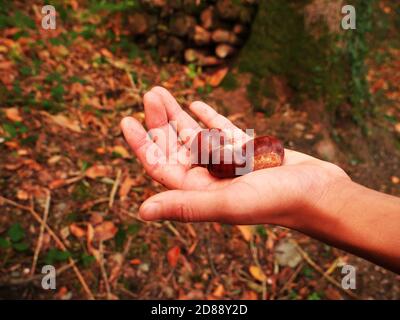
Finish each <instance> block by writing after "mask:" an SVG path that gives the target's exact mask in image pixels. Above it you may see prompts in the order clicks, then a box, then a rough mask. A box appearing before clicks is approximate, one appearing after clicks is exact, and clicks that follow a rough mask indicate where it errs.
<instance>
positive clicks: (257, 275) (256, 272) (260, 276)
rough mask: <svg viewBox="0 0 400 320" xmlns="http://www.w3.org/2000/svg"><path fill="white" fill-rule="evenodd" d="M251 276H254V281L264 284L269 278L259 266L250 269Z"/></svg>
mask: <svg viewBox="0 0 400 320" xmlns="http://www.w3.org/2000/svg"><path fill="white" fill-rule="evenodd" d="M249 271H250V274H251V275H252V276H253V278H254V279H256V280H258V281H261V282H264V281H267V277H266V275H265V274H264V272H263V271H262V270H261V269H260V268H259V267H257V266H250V268H249Z"/></svg>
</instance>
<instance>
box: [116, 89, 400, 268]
mask: <svg viewBox="0 0 400 320" xmlns="http://www.w3.org/2000/svg"><path fill="white" fill-rule="evenodd" d="M189 108H190V110H191V111H192V112H193V114H194V115H196V117H197V118H198V119H199V120H200V121H201V122H202V123H203V124H204V125H205V126H206V127H208V128H221V129H235V133H236V134H238V136H237V137H238V138H240V139H244V140H246V139H248V138H249V137H248V136H246V135H245V133H244V132H242V131H239V129H238V128H237V127H236V126H234V125H233V124H232V123H231V122H230V121H229V120H228V119H227V118H225V117H223V116H222V115H220V114H218V113H217V112H216V111H215V110H214V109H213V108H211V107H210V106H208V105H206V104H205V103H203V102H198V101H197V102H193V103H192V104H191V105H190V107H189ZM144 109H145V122H146V126H147V129H148V130H150V129H157V130H159V132H164V133H168V134H169V135H166V138H164V137H159V138H157V139H153V140H152V139H150V137H149V135H148V133H147V131H146V130H145V129H144V128H143V126H142V125H141V124H140V123H139V122H138V121H137V120H135V119H134V118H132V117H126V118H124V119H123V120H122V121H121V128H122V131H123V134H124V136H125V138H126V141H127V142H128V144H129V145H130V147H131V148H132V150H133V151H134V152H135V154H136V156H137V157H138V158H139V160H140V161H141V162H142V164H143V166H144V168H145V170H146V171H147V173H148V174H149V175H150V176H151V177H152V178H153V179H154V180H156V181H158V182H160V183H162V184H163V185H165V186H166V187H167V188H168V189H170V190H169V191H166V192H161V193H159V194H157V195H155V196H153V197H151V198H149V199H147V200H146V201H145V202H144V203H143V204H142V206H141V208H140V210H139V214H140V216H141V218H142V219H144V220H149V221H153V220H175V221H182V222H206V221H213V222H222V223H229V224H246V225H250V224H274V225H280V226H284V227H288V228H291V229H295V230H298V231H300V232H303V233H305V234H307V235H309V236H311V237H314V238H317V239H319V240H321V241H324V242H326V243H328V244H330V245H333V246H335V247H338V248H341V249H343V250H346V251H349V252H351V253H354V254H357V255H359V256H361V257H363V258H365V259H368V260H370V261H373V262H375V263H376V264H379V265H382V266H384V267H386V268H388V269H391V270H393V271H395V272H398V273H400V199H399V198H396V197H393V196H389V195H386V194H382V193H379V192H376V191H374V190H371V189H368V188H365V187H363V186H361V185H358V184H356V183H354V182H352V181H351V179H350V178H349V176H348V175H347V174H346V173H345V172H344V171H343V170H342V169H341V168H339V167H338V166H336V165H334V164H332V163H329V162H325V161H322V160H319V159H316V158H314V157H311V156H308V155H306V154H303V153H300V152H296V151H292V150H288V149H285V160H284V163H283V165H282V166H280V167H275V168H269V169H265V170H259V171H255V172H252V173H249V174H246V175H244V176H241V177H238V178H234V179H216V178H214V177H212V176H211V175H210V174H209V173H208V171H207V169H205V168H202V167H194V168H191V166H190V155H189V153H188V150H187V146H186V145H187V144H186V145H185V144H183V143H182V144H180V143H179V142H178V145H176V142H174V141H175V139H176V135H178V136H179V137H180V138H181V139H182V141H187V139H190V138H193V135H194V134H195V133H196V132H198V131H199V130H200V129H201V127H200V125H199V123H198V122H197V121H195V120H194V119H193V118H192V117H191V116H190V115H189V114H188V113H187V112H185V111H184V110H183V109H182V108H181V107H180V106H179V104H178V103H177V102H176V100H175V99H174V97H173V96H172V95H171V94H170V93H169V92H168V91H167V90H166V89H164V88H162V87H154V88H153V89H152V90H151V91H149V92H147V93H146V94H145V96H144ZM169 121H175V123H176V125H175V128H173V127H172V126H171V124H169ZM187 129H190V130H189V132H191V133H192V134H191V136H190V137H188V135H187V131H188V130H187ZM240 135H243V136H240ZM174 136H175V137H174ZM173 137H174V138H175V139H173ZM154 140H155V141H154ZM149 148H153V149H154V148H156V149H157V157H160V158H162V159H164V160H165V159H170V158H172V157H178V156H179V157H180V159H183V161H182V163H181V164H166V165H152V164H151V163H149V161H148V160H147V158H146V152H147V151H148V150H149Z"/></svg>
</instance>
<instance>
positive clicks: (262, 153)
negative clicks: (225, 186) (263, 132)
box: [190, 129, 285, 179]
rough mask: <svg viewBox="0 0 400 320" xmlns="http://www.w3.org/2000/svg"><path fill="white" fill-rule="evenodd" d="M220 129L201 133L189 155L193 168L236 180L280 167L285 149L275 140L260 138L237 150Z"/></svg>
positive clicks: (231, 140) (193, 143)
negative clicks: (248, 174)
mask: <svg viewBox="0 0 400 320" xmlns="http://www.w3.org/2000/svg"><path fill="white" fill-rule="evenodd" d="M233 141H234V139H233V138H232V137H231V136H229V135H228V134H227V132H226V131H223V130H221V129H204V130H201V131H200V132H199V133H198V134H197V136H196V137H195V138H194V140H193V142H192V145H191V148H190V152H191V163H192V166H201V167H205V168H207V169H208V172H209V173H210V174H211V175H212V176H214V177H217V178H221V179H224V178H234V177H237V176H241V175H244V174H247V173H249V172H252V171H256V170H261V169H266V168H272V167H277V166H280V165H281V164H282V162H283V159H284V154H285V151H284V147H283V144H282V142H281V141H279V140H278V139H277V138H275V137H273V136H260V137H256V138H254V139H251V140H249V141H246V142H244V143H243V144H242V145H239V146H237V143H234V142H233Z"/></svg>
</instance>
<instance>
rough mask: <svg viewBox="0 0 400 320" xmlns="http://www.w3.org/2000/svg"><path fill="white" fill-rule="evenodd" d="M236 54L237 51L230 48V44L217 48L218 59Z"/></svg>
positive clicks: (220, 45)
mask: <svg viewBox="0 0 400 320" xmlns="http://www.w3.org/2000/svg"><path fill="white" fill-rule="evenodd" d="M234 52H235V49H234V48H233V47H232V46H230V45H229V44H225V43H222V44H219V45H218V46H217V47H216V48H215V54H216V55H217V57H218V58H221V59H225V58H227V57H229V56H231V55H232V54H233V53H234Z"/></svg>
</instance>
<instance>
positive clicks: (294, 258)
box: [275, 241, 302, 268]
mask: <svg viewBox="0 0 400 320" xmlns="http://www.w3.org/2000/svg"><path fill="white" fill-rule="evenodd" d="M275 259H276V262H277V263H278V264H279V265H280V266H282V267H286V266H287V267H290V268H295V267H296V266H297V265H298V264H299V263H300V262H301V260H302V257H301V255H300V253H299V252H298V250H297V248H296V246H295V245H294V244H292V243H291V242H288V241H282V242H280V243H279V244H278V245H277V246H276V247H275Z"/></svg>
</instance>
